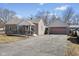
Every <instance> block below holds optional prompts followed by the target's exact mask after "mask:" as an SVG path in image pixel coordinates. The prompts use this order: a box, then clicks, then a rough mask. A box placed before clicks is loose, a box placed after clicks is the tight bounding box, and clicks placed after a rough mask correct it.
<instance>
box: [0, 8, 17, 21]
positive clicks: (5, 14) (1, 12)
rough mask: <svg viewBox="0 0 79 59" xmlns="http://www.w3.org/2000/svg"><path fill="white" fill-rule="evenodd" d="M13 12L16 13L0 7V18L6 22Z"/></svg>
mask: <svg viewBox="0 0 79 59" xmlns="http://www.w3.org/2000/svg"><path fill="white" fill-rule="evenodd" d="M15 14H16V13H15V12H14V11H10V10H8V9H2V8H0V18H2V19H3V21H4V22H7V21H8V20H9V19H10V18H12V17H13V16H14V15H15Z"/></svg>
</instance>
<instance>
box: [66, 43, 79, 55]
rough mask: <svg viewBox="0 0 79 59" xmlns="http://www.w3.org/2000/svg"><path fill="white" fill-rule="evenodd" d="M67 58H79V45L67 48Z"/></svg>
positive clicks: (71, 45) (70, 45) (72, 44)
mask: <svg viewBox="0 0 79 59" xmlns="http://www.w3.org/2000/svg"><path fill="white" fill-rule="evenodd" d="M66 56H79V44H74V43H71V44H69V45H68V47H67V51H66Z"/></svg>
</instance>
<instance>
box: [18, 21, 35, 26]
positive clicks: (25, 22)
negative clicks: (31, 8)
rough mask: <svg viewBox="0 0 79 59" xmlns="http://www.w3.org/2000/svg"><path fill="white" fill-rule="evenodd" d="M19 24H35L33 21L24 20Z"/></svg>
mask: <svg viewBox="0 0 79 59" xmlns="http://www.w3.org/2000/svg"><path fill="white" fill-rule="evenodd" d="M19 25H34V24H33V23H32V22H31V21H27V20H24V21H22V22H21V23H19Z"/></svg>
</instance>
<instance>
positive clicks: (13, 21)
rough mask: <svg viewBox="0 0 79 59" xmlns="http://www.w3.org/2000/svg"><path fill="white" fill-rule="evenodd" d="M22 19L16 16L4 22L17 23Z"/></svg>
mask: <svg viewBox="0 0 79 59" xmlns="http://www.w3.org/2000/svg"><path fill="white" fill-rule="evenodd" d="M22 21H23V20H21V19H19V18H17V17H13V18H12V19H10V20H9V21H8V22H7V23H6V24H19V23H20V22H22Z"/></svg>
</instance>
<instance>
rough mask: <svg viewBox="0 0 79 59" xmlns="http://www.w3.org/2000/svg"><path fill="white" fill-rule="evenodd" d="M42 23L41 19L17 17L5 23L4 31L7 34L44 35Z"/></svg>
mask: <svg viewBox="0 0 79 59" xmlns="http://www.w3.org/2000/svg"><path fill="white" fill-rule="evenodd" d="M44 30H45V27H44V24H43V21H42V19H33V20H27V21H26V20H22V19H19V18H17V17H15V18H13V19H11V20H9V21H8V22H7V23H6V24H5V33H6V34H7V35H14V34H15V35H16V34H22V35H32V34H37V35H44Z"/></svg>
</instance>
